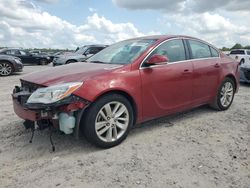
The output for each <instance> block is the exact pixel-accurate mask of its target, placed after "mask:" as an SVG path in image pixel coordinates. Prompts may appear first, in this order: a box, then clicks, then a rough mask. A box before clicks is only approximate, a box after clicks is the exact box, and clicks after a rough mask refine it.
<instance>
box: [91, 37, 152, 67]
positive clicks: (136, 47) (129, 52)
mask: <svg viewBox="0 0 250 188" xmlns="http://www.w3.org/2000/svg"><path fill="white" fill-rule="evenodd" d="M155 42H156V39H133V40H126V41H122V42H118V43H115V44H113V45H111V46H109V47H107V48H105V49H103V50H102V51H100V52H99V53H97V54H96V55H94V56H92V57H91V58H89V59H88V61H90V62H93V63H95V62H96V63H108V64H122V65H124V64H129V63H131V62H132V61H133V60H135V59H136V58H137V57H139V56H140V55H141V54H142V53H143V52H144V51H145V50H146V49H147V48H148V47H149V46H151V45H152V44H154V43H155Z"/></svg>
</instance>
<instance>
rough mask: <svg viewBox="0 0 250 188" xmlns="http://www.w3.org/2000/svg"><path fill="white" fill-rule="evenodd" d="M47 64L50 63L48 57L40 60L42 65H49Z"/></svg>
mask: <svg viewBox="0 0 250 188" xmlns="http://www.w3.org/2000/svg"><path fill="white" fill-rule="evenodd" d="M47 64H48V62H47V60H46V59H41V60H40V65H47Z"/></svg>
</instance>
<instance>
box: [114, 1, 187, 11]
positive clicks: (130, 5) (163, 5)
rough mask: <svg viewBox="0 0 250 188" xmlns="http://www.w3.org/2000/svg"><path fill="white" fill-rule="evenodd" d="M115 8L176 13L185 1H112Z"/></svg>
mask: <svg viewBox="0 0 250 188" xmlns="http://www.w3.org/2000/svg"><path fill="white" fill-rule="evenodd" d="M112 1H113V3H115V4H116V5H117V6H119V7H122V8H126V9H132V10H138V9H142V10H145V9H151V10H166V11H171V12H172V11H176V10H181V8H182V4H183V3H184V2H185V0H175V1H172V0H153V1H152V0H136V1H135V0H112Z"/></svg>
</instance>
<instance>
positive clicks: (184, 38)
mask: <svg viewBox="0 0 250 188" xmlns="http://www.w3.org/2000/svg"><path fill="white" fill-rule="evenodd" d="M171 40H195V41H198V42H201V43H204V44H206V45H208V46H209V47H212V48H214V49H215V50H216V51H217V52H218V54H219V56H218V57H208V58H198V59H187V60H182V61H175V62H171V63H166V64H164V63H163V64H162V65H152V66H150V67H142V64H143V63H144V62H145V61H146V59H147V58H148V56H150V55H151V54H152V53H153V51H154V50H155V49H156V48H158V47H159V46H160V45H162V44H164V43H165V42H168V41H171ZM220 58H221V53H220V51H219V50H218V49H217V48H216V47H214V46H212V45H211V44H209V43H207V42H205V41H202V40H200V39H193V38H187V37H178V38H170V39H167V40H164V41H162V42H161V43H160V44H158V45H157V46H156V47H154V48H153V49H152V50H151V52H150V53H148V55H147V56H146V57H145V58H144V59H143V60H142V62H141V64H140V67H139V69H140V70H141V69H148V68H154V67H162V66H166V65H172V64H177V63H185V62H189V61H200V60H209V59H220Z"/></svg>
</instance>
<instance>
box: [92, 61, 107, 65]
mask: <svg viewBox="0 0 250 188" xmlns="http://www.w3.org/2000/svg"><path fill="white" fill-rule="evenodd" d="M90 63H102V64H108V63H106V62H103V61H90Z"/></svg>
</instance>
